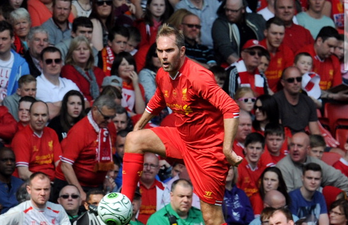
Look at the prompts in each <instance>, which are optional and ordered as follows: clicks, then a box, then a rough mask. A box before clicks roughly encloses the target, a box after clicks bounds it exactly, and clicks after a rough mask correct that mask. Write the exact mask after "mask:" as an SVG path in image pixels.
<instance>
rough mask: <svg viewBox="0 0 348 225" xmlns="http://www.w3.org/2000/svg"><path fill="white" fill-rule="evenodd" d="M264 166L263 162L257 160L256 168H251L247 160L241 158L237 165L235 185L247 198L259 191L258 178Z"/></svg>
mask: <svg viewBox="0 0 348 225" xmlns="http://www.w3.org/2000/svg"><path fill="white" fill-rule="evenodd" d="M266 167H267V166H266V165H265V164H262V163H261V161H259V163H258V165H257V166H256V168H255V169H252V168H251V167H250V165H249V163H248V161H247V160H243V162H242V163H241V164H240V165H239V166H238V182H237V186H238V187H239V188H240V189H242V190H243V191H244V192H245V194H246V195H247V196H248V197H249V198H250V196H252V195H254V194H256V193H257V192H258V191H259V188H258V187H259V186H258V182H259V178H260V176H261V174H262V172H263V171H264V169H265V168H266Z"/></svg>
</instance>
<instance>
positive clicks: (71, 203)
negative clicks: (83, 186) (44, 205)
mask: <svg viewBox="0 0 348 225" xmlns="http://www.w3.org/2000/svg"><path fill="white" fill-rule="evenodd" d="M81 202H82V201H81V198H80V192H79V189H78V188H77V187H76V186H75V185H73V184H68V185H66V186H65V187H63V188H62V190H61V191H60V192H59V198H58V203H59V204H60V205H61V206H63V208H64V209H65V212H66V213H67V214H68V217H69V220H70V222H71V224H72V223H73V222H74V221H75V220H77V218H78V217H79V215H80V213H79V207H80V205H81Z"/></svg>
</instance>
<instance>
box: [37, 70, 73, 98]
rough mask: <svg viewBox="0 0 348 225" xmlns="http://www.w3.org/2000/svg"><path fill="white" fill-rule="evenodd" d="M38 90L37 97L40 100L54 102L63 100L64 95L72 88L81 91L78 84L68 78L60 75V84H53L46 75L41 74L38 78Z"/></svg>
mask: <svg viewBox="0 0 348 225" xmlns="http://www.w3.org/2000/svg"><path fill="white" fill-rule="evenodd" d="M36 82H37V85H36V86H37V92H36V98H37V99H38V100H41V101H44V102H48V103H53V102H59V101H62V100H63V97H64V95H65V94H66V93H67V92H68V91H71V90H76V91H80V89H79V88H78V87H77V85H76V84H75V83H74V82H73V81H71V80H69V79H66V78H61V77H59V85H58V86H56V85H54V84H52V83H51V82H50V81H49V80H47V79H46V77H45V76H44V75H43V74H41V75H40V76H38V77H37V78H36Z"/></svg>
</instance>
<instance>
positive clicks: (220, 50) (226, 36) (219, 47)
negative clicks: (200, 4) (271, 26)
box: [211, 0, 265, 64]
mask: <svg viewBox="0 0 348 225" xmlns="http://www.w3.org/2000/svg"><path fill="white" fill-rule="evenodd" d="M245 3H246V1H245V2H244V1H242V0H224V1H223V2H222V4H221V5H220V7H219V9H218V11H217V14H218V18H217V19H216V20H215V21H214V24H213V28H212V30H211V34H212V37H213V42H214V51H215V56H216V59H217V61H218V63H219V64H221V63H227V64H232V63H234V62H236V61H237V60H238V59H239V58H240V51H241V49H242V47H243V46H244V44H245V43H246V42H247V40H250V39H256V40H262V39H263V37H264V34H263V31H264V30H265V20H264V19H263V17H262V16H261V15H259V14H256V13H247V12H246V5H245Z"/></svg>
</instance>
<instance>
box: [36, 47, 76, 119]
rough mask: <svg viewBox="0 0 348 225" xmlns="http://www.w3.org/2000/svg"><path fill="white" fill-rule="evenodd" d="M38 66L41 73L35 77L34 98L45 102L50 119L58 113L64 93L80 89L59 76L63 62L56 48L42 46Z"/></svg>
mask: <svg viewBox="0 0 348 225" xmlns="http://www.w3.org/2000/svg"><path fill="white" fill-rule="evenodd" d="M40 66H41V67H42V74H41V75H40V76H38V77H37V78H36V80H37V86H36V87H37V92H36V98H37V99H38V100H41V101H44V102H46V103H47V105H48V109H49V116H50V119H52V118H54V117H56V116H57V115H58V114H59V111H60V108H61V104H62V100H63V97H64V95H65V94H66V93H67V92H68V91H70V90H77V91H80V90H79V88H78V87H77V85H76V84H75V83H74V82H72V81H71V80H69V79H66V78H61V77H60V72H61V69H62V66H63V63H62V57H61V53H60V51H59V49H58V48H56V47H53V46H49V47H46V48H44V49H43V50H42V52H41V56H40Z"/></svg>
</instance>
